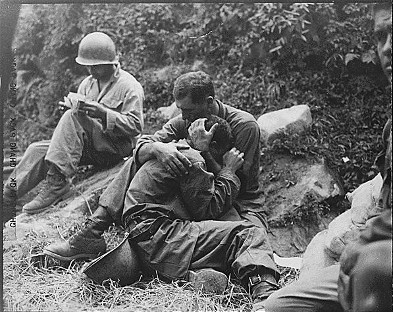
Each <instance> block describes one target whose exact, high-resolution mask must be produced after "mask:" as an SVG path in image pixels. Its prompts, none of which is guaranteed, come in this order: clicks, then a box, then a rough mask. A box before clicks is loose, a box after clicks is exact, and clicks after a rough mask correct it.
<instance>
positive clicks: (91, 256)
mask: <svg viewBox="0 0 393 312" xmlns="http://www.w3.org/2000/svg"><path fill="white" fill-rule="evenodd" d="M43 254H45V255H47V256H50V257H52V258H55V259H57V260H61V261H72V260H78V259H89V260H92V259H95V258H97V257H98V256H99V255H100V254H98V255H97V254H88V253H85V254H78V255H75V256H70V257H64V256H61V255H59V254H57V253H54V252H52V251H50V250H46V249H44V250H43Z"/></svg>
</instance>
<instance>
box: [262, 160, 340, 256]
mask: <svg viewBox="0 0 393 312" xmlns="http://www.w3.org/2000/svg"><path fill="white" fill-rule="evenodd" d="M268 158H269V159H268ZM260 187H261V188H262V190H263V192H264V195H263V197H262V198H261V199H262V202H263V205H264V207H266V210H267V213H268V215H269V225H270V228H271V232H272V238H271V243H272V245H273V247H274V250H275V251H276V252H277V253H278V254H279V255H280V256H294V255H298V254H301V253H303V252H304V250H305V249H306V247H307V245H308V243H309V242H310V240H311V239H312V237H313V236H314V235H315V234H317V233H318V232H319V231H321V230H323V229H325V228H326V227H327V225H328V223H329V222H330V221H331V220H332V219H333V218H334V217H336V216H337V214H334V213H332V214H330V215H329V214H324V211H322V210H323V205H321V208H320V209H321V210H318V209H319V208H315V207H318V203H322V202H323V201H325V200H330V199H332V198H336V197H337V196H344V190H343V187H342V183H341V181H340V180H339V179H338V178H337V177H336V176H335V174H333V172H331V170H330V169H329V168H328V167H327V165H326V163H325V162H324V161H323V160H311V159H305V158H299V157H293V156H290V155H277V154H276V155H274V157H273V156H272V157H267V158H263V159H262V167H261V174H260ZM312 207H314V208H312ZM313 209H314V210H313ZM325 215H326V216H325Z"/></svg>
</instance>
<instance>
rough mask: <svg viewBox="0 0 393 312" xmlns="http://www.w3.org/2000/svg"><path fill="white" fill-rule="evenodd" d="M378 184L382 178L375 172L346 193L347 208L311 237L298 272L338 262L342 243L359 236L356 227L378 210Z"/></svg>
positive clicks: (363, 225)
mask: <svg viewBox="0 0 393 312" xmlns="http://www.w3.org/2000/svg"><path fill="white" fill-rule="evenodd" d="M381 187H382V177H381V175H380V174H378V175H377V176H375V177H374V178H373V179H372V180H370V181H367V182H365V183H363V184H361V185H360V186H359V187H358V188H356V189H355V190H354V191H353V192H351V193H348V194H347V198H348V200H349V201H350V202H351V208H350V209H349V210H347V211H345V212H343V213H342V214H340V215H339V216H337V217H336V218H335V219H333V220H332V221H331V222H330V223H329V225H328V227H327V229H325V230H323V231H321V232H319V233H318V234H317V235H316V236H315V237H314V238H313V239H312V241H311V242H310V244H309V245H308V246H307V249H306V251H305V253H304V255H303V267H302V269H301V271H300V274H301V275H304V274H308V273H309V272H313V270H316V269H320V268H323V267H326V266H328V265H331V264H333V263H337V262H338V261H339V259H340V256H341V253H342V252H343V250H344V248H345V246H346V245H347V244H349V243H351V242H353V241H355V240H357V239H358V238H359V235H360V230H361V229H362V228H364V227H365V226H366V224H367V221H368V220H369V219H370V218H371V217H372V216H374V215H377V214H379V213H381V208H379V207H378V205H377V203H378V197H379V192H380V190H381Z"/></svg>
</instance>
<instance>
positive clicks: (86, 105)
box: [78, 101, 107, 120]
mask: <svg viewBox="0 0 393 312" xmlns="http://www.w3.org/2000/svg"><path fill="white" fill-rule="evenodd" d="M106 110H107V109H106V108H105V107H104V106H103V105H101V104H99V103H98V102H94V101H89V102H81V101H80V102H79V108H78V111H79V112H83V113H85V114H86V115H87V116H89V117H91V118H99V119H101V120H106Z"/></svg>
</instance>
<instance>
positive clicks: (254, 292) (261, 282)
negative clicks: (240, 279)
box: [248, 274, 280, 312]
mask: <svg viewBox="0 0 393 312" xmlns="http://www.w3.org/2000/svg"><path fill="white" fill-rule="evenodd" d="M248 288H249V291H250V294H251V299H252V301H253V307H252V311H253V312H264V311H265V301H266V299H267V298H268V297H269V296H270V295H271V294H272V293H273V292H275V291H277V290H278V289H279V288H280V286H279V285H278V283H277V281H276V279H275V277H274V276H273V275H271V274H258V275H254V276H251V277H250V278H249V282H248Z"/></svg>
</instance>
